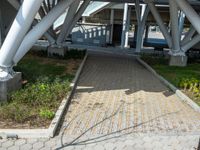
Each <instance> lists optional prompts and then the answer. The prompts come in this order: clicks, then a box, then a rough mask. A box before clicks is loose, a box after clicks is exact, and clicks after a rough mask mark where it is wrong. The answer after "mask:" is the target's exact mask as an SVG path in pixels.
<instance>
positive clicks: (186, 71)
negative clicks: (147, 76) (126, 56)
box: [141, 55, 200, 105]
mask: <svg viewBox="0 0 200 150" xmlns="http://www.w3.org/2000/svg"><path fill="white" fill-rule="evenodd" d="M141 58H142V59H143V60H144V61H145V62H147V63H148V64H149V65H150V66H151V67H152V68H154V69H155V70H156V72H157V73H158V74H160V75H161V76H163V77H164V78H165V79H167V80H168V81H169V82H171V83H172V84H174V85H175V86H176V87H178V88H180V89H181V90H183V91H184V92H185V93H186V94H187V95H188V96H189V97H191V98H192V99H193V100H194V101H195V102H196V103H197V104H198V105H200V64H199V63H197V62H195V61H190V63H189V64H188V65H187V66H186V67H175V66H169V65H168V62H169V60H168V59H167V58H164V57H159V56H152V55H142V56H141Z"/></svg>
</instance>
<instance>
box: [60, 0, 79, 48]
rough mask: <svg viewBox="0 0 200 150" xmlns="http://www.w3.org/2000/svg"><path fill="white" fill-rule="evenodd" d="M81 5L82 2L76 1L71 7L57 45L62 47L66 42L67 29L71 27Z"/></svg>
mask: <svg viewBox="0 0 200 150" xmlns="http://www.w3.org/2000/svg"><path fill="white" fill-rule="evenodd" d="M79 4H80V0H75V1H74V2H73V3H72V4H71V5H70V7H69V9H68V11H67V15H66V17H65V21H64V23H63V25H62V28H61V30H60V34H59V36H58V38H57V41H56V43H57V44H58V45H60V44H61V43H62V42H63V41H64V40H65V35H66V34H67V29H68V28H69V27H70V25H71V20H72V19H73V17H74V15H75V14H76V11H77V8H78V6H79Z"/></svg>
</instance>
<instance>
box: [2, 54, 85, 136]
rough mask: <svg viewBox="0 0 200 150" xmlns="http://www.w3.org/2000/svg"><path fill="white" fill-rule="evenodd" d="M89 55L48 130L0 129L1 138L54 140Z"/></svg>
mask: <svg viewBox="0 0 200 150" xmlns="http://www.w3.org/2000/svg"><path fill="white" fill-rule="evenodd" d="M87 57H88V54H87V53H86V55H85V57H84V59H83V61H82V63H81V65H80V66H79V68H78V70H77V72H76V75H75V77H74V79H73V81H72V83H71V84H70V88H71V91H70V92H69V93H68V95H67V97H66V98H64V99H63V101H62V102H61V104H60V106H59V108H58V110H57V112H56V114H55V117H54V119H53V120H52V122H51V124H50V125H49V128H48V129H0V137H1V138H52V137H54V135H55V132H56V129H57V127H58V125H59V122H60V120H61V118H62V115H63V113H64V111H65V108H66V106H67V103H68V101H69V100H70V99H71V98H72V96H73V93H74V91H75V89H76V85H77V83H78V79H79V77H80V74H81V72H82V70H83V67H84V65H85V62H86V60H87Z"/></svg>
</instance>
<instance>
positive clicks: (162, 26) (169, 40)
mask: <svg viewBox="0 0 200 150" xmlns="http://www.w3.org/2000/svg"><path fill="white" fill-rule="evenodd" d="M145 2H146V3H147V4H148V6H149V9H150V10H151V13H152V15H153V16H154V18H155V20H156V22H157V24H158V26H159V27H160V30H161V32H162V34H163V36H164V37H165V40H166V41H167V44H168V46H169V48H172V38H171V36H170V34H169V33H168V30H167V27H166V26H165V24H164V22H163V20H162V18H161V16H160V14H159V12H158V10H157V9H156V7H155V5H154V3H153V2H152V1H149V0H147V1H145Z"/></svg>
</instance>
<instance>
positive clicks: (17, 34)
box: [0, 0, 43, 68]
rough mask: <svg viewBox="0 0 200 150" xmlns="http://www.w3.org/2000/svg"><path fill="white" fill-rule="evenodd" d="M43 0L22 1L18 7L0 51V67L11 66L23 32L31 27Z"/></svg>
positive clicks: (23, 34)
mask: <svg viewBox="0 0 200 150" xmlns="http://www.w3.org/2000/svg"><path fill="white" fill-rule="evenodd" d="M42 1H43V0H37V1H35V0H28V1H24V2H23V4H22V6H21V7H20V9H19V11H18V13H17V16H16V18H15V19H14V21H13V24H12V26H11V28H10V31H9V32H8V34H7V37H6V39H5V41H4V43H3V45H2V47H1V51H0V67H1V68H8V67H12V65H13V63H12V60H13V57H14V56H15V54H16V51H17V49H18V47H19V46H20V44H21V42H22V40H23V38H24V36H25V34H26V33H27V31H28V30H29V28H30V27H31V24H32V22H33V20H34V17H35V15H36V13H37V11H38V10H39V8H40V5H41V3H42Z"/></svg>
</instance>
